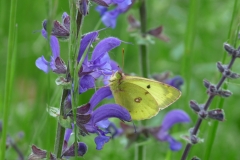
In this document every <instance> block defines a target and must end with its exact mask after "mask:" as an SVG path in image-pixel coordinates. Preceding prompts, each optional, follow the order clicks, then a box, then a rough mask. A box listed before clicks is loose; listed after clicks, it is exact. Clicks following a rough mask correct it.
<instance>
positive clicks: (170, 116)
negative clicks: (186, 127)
mask: <svg viewBox="0 0 240 160" xmlns="http://www.w3.org/2000/svg"><path fill="white" fill-rule="evenodd" d="M190 121H191V119H190V117H189V116H188V114H187V113H186V112H184V111H183V110H180V109H175V110H172V111H170V112H168V113H167V114H166V115H165V117H164V119H163V122H162V126H161V132H167V131H168V130H169V128H171V127H172V126H173V125H174V124H176V123H187V122H190Z"/></svg>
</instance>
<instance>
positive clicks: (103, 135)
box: [77, 87, 131, 150]
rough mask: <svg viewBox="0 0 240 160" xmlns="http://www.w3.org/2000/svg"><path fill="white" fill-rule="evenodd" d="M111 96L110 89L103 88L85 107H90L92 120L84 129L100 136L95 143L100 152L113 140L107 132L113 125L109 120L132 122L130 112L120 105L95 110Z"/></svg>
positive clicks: (106, 105) (88, 112) (105, 106)
mask: <svg viewBox="0 0 240 160" xmlns="http://www.w3.org/2000/svg"><path fill="white" fill-rule="evenodd" d="M111 95H112V93H111V90H110V88H109V87H102V88H100V89H99V90H97V91H96V92H95V93H94V95H93V96H92V98H91V100H90V101H89V103H88V105H85V106H90V107H89V110H88V111H87V112H86V114H90V115H91V119H90V121H89V122H88V123H86V124H84V127H85V128H86V130H87V131H88V132H89V133H95V134H97V135H98V136H97V137H96V138H95V143H96V145H97V147H96V148H97V149H98V150H100V149H102V147H103V145H104V144H105V143H107V142H108V141H109V140H110V139H111V137H110V136H107V134H108V133H109V131H108V130H106V129H107V128H108V127H109V125H110V124H111V122H109V121H108V118H113V117H115V118H118V119H121V120H122V121H128V122H129V121H131V116H130V114H129V112H128V111H127V110H126V109H125V108H123V107H122V106H120V105H118V104H104V105H102V106H100V107H98V108H97V109H95V110H94V108H95V107H96V106H97V105H98V104H99V103H100V102H101V101H102V100H103V99H104V98H107V97H109V96H111ZM79 110H82V109H81V108H79V109H78V110H77V112H79Z"/></svg>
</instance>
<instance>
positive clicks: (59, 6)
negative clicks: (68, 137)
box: [0, 0, 240, 160]
mask: <svg viewBox="0 0 240 160" xmlns="http://www.w3.org/2000/svg"><path fill="white" fill-rule="evenodd" d="M0 3H1V4H0V15H1V18H0V25H1V27H0V44H1V47H0V53H1V54H0V59H1V63H0V73H1V76H0V82H1V83H0V90H1V92H0V106H1V108H0V119H2V118H1V117H2V116H3V115H2V113H3V109H2V105H3V97H4V86H5V72H6V57H7V42H8V27H9V26H8V25H9V11H10V1H1V2H0ZM47 3H48V1H43V0H41V1H30V0H24V1H18V5H17V17H16V23H17V28H18V36H17V37H18V39H17V55H16V56H17V57H16V63H15V76H14V84H13V95H12V100H11V114H10V118H9V122H8V125H9V126H8V135H10V136H11V137H16V136H17V133H18V132H20V131H22V132H24V137H23V138H22V139H17V138H16V139H15V140H16V143H17V146H18V147H19V148H20V150H21V151H22V152H23V154H24V155H25V156H26V157H27V156H28V155H29V154H30V153H31V150H30V146H31V145H32V144H35V145H37V146H38V147H40V148H43V149H49V150H51V151H53V146H54V140H55V131H56V120H55V119H54V118H53V117H50V116H49V115H48V113H47V112H46V107H47V105H49V106H55V107H58V106H59V104H60V96H61V89H60V88H59V87H57V86H55V82H54V81H55V79H56V78H57V76H56V75H55V74H54V73H51V74H50V75H47V74H45V73H44V72H42V71H40V70H39V69H38V68H37V67H36V66H35V60H36V59H37V58H38V57H40V56H42V55H44V56H45V57H49V56H50V54H51V53H50V51H49V47H48V44H47V41H46V40H45V39H44V38H43V37H42V36H41V34H40V30H41V28H42V26H41V23H42V21H43V20H44V19H46V18H47V13H48V7H47ZM53 4H54V8H55V9H56V10H54V9H52V12H53V15H54V19H57V20H60V19H61V15H62V13H63V12H68V13H69V7H68V6H69V5H68V1H53ZM233 6H234V1H220V0H212V1H207V0H201V1H200V0H199V1H197V10H196V13H197V14H196V24H195V26H194V34H195V36H194V42H193V43H194V46H193V49H192V50H191V52H190V53H189V57H190V58H187V59H185V60H184V56H183V55H184V43H185V38H186V36H187V35H186V32H187V29H186V27H187V20H188V17H189V16H192V15H191V13H189V7H190V1H188V0H182V1H178V0H152V1H147V28H148V29H151V28H154V27H157V26H159V25H163V26H164V31H163V32H164V34H165V35H167V36H168V37H169V38H170V41H169V42H167V43H166V42H163V41H160V40H158V39H154V40H155V44H154V45H150V46H149V48H148V51H149V67H150V68H149V69H150V73H151V74H153V73H161V72H166V71H171V72H172V75H182V76H183V78H184V79H185V78H186V77H185V76H189V77H190V83H189V85H190V88H189V89H187V88H186V83H185V84H184V86H182V97H181V98H180V100H178V101H177V102H176V103H174V104H173V105H172V106H171V107H169V108H167V109H165V110H164V111H162V112H161V113H159V114H158V115H157V116H156V117H154V118H153V119H151V120H149V122H148V124H149V125H151V126H157V125H160V124H161V120H162V118H163V116H164V115H165V114H166V113H167V112H168V111H170V110H172V109H176V108H178V109H183V110H185V111H186V112H187V113H188V114H189V115H190V117H191V119H192V122H191V124H184V125H179V126H175V127H174V129H173V132H185V133H187V131H188V129H189V128H190V127H192V126H193V125H194V124H195V122H196V119H197V115H196V114H195V113H193V112H192V111H191V110H190V108H189V105H188V104H189V101H190V100H196V101H197V102H198V103H200V104H201V103H204V102H205V101H206V99H207V94H206V89H205V88H204V86H203V85H202V84H203V82H202V80H203V79H208V80H210V81H212V82H213V83H217V82H218V80H219V77H220V74H219V72H218V71H217V69H216V62H217V61H221V60H222V57H223V55H224V54H226V53H224V51H223V43H224V42H228V41H229V39H228V38H227V37H228V32H229V27H230V22H231V17H232V12H233ZM95 7H96V4H94V3H91V6H90V12H89V15H88V16H86V17H85V20H84V26H83V30H82V31H83V33H86V32H90V31H92V30H93V29H94V28H95V26H96V24H97V23H98V21H99V14H98V13H97V12H96V11H95V10H94V8H95ZM239 7H240V6H239V5H238V7H237V8H239ZM129 14H133V15H134V16H135V17H137V18H139V15H138V9H137V7H134V8H132V9H131V10H129V11H128V12H127V13H125V14H123V15H121V16H119V18H118V21H117V27H116V28H115V29H110V28H108V29H105V30H103V31H101V32H100V38H101V39H102V38H104V37H108V36H114V37H118V38H120V39H121V40H123V41H125V42H131V43H133V44H134V45H129V44H125V43H123V44H121V46H120V47H118V48H116V49H114V50H112V51H111V52H110V55H111V57H112V59H114V60H116V61H117V62H118V63H119V64H120V65H121V64H122V48H124V49H125V65H124V72H125V73H135V74H136V75H139V74H140V69H139V49H138V45H137V44H136V42H135V39H134V38H133V37H131V36H130V33H128V32H127V28H128V24H127V16H128V15H129ZM236 15H237V16H236V17H237V18H234V21H233V22H234V23H233V31H232V35H234V34H236V28H237V24H238V23H239V11H238V10H237V13H236ZM101 28H105V26H104V25H103V24H101V25H100V27H99V28H98V29H101ZM60 45H61V53H60V54H61V57H62V58H63V59H65V62H66V60H67V57H68V44H67V43H66V42H60ZM229 60H230V57H227V60H226V63H228V62H229ZM186 61H187V62H189V65H190V66H188V68H187V70H186V69H185V70H184V69H183V66H184V63H185V62H186ZM239 64H240V61H239V60H237V61H236V63H235V65H234V66H233V70H234V71H236V72H239V71H240V65H239ZM13 65H14V64H13ZM230 82H233V83H234V84H232V83H229V84H228V88H229V90H231V91H232V92H233V96H232V97H230V98H227V99H226V100H225V101H224V109H225V115H226V121H224V122H219V127H218V130H217V134H216V135H215V141H214V144H213V148H212V152H211V156H210V159H239V157H240V152H239V148H240V143H239V142H240V141H239V140H238V138H237V137H238V136H239V134H240V116H239V114H240V110H239V109H238V107H239V96H240V85H239V84H240V81H237V80H235V81H232V80H231V81H230ZM92 93H93V91H89V92H87V93H86V94H84V95H82V96H81V97H80V98H81V100H82V103H85V102H87V101H88V100H89V98H90V96H91V94H92ZM219 100H220V98H219V97H217V98H215V99H214V101H213V103H212V105H211V107H210V108H211V109H214V108H217V107H218V103H219ZM79 105H80V104H79ZM115 122H116V123H118V122H119V121H118V120H117V121H115ZM213 123H215V122H214V121H204V123H203V125H202V126H201V128H200V132H199V136H200V137H201V138H203V139H204V143H200V144H198V145H196V146H193V148H192V149H191V151H190V154H189V158H190V157H193V156H194V155H196V156H198V157H200V158H203V157H204V154H205V153H206V148H207V147H206V145H208V143H207V141H208V135H209V130H210V129H211V127H212V126H213V125H212V124H213ZM217 123H218V122H217ZM94 137H95V136H88V137H84V138H83V139H82V141H84V142H86V143H87V145H88V152H87V154H86V155H85V156H84V159H86V160H108V159H111V160H119V159H133V157H134V146H131V147H130V148H127V149H126V148H125V146H126V139H125V138H124V137H121V138H117V139H114V140H112V141H110V142H109V143H107V144H106V145H105V146H104V149H103V150H101V151H98V150H96V149H95V144H94ZM182 142H183V144H184V145H183V146H184V147H185V142H184V141H182ZM145 145H146V146H147V159H152V160H155V159H164V158H165V157H166V155H167V154H169V148H168V144H167V143H160V142H158V141H156V140H153V139H149V141H148V142H147V143H146V144H145ZM184 147H183V148H182V150H181V151H179V152H172V153H170V154H171V158H170V159H180V156H181V154H182V152H183V149H184ZM6 159H8V160H11V159H17V155H16V153H15V152H14V151H13V149H12V148H9V149H8V150H7V152H6Z"/></svg>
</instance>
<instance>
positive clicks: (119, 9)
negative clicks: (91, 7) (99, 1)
mask: <svg viewBox="0 0 240 160" xmlns="http://www.w3.org/2000/svg"><path fill="white" fill-rule="evenodd" d="M105 2H106V3H107V4H108V5H110V4H113V5H116V7H115V8H114V9H113V10H111V11H107V7H103V6H98V7H97V8H96V10H97V11H98V12H99V13H100V16H101V17H102V22H103V23H104V25H105V26H106V27H111V28H115V27H116V21H117V17H118V16H119V14H122V13H124V12H126V11H127V10H128V8H129V7H130V5H131V4H132V1H131V0H105Z"/></svg>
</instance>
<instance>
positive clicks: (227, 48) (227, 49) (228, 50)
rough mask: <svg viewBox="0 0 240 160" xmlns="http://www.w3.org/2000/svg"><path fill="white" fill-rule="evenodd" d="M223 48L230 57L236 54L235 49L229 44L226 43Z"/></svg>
mask: <svg viewBox="0 0 240 160" xmlns="http://www.w3.org/2000/svg"><path fill="white" fill-rule="evenodd" d="M223 47H224V49H225V50H226V51H227V52H228V53H229V54H230V55H233V53H234V52H235V49H234V48H233V47H232V46H230V45H229V44H227V43H224V45H223Z"/></svg>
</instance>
